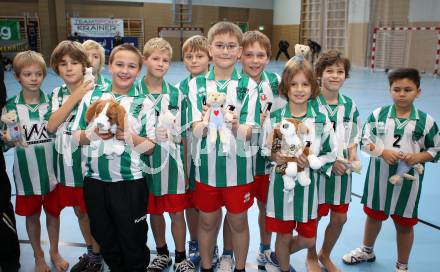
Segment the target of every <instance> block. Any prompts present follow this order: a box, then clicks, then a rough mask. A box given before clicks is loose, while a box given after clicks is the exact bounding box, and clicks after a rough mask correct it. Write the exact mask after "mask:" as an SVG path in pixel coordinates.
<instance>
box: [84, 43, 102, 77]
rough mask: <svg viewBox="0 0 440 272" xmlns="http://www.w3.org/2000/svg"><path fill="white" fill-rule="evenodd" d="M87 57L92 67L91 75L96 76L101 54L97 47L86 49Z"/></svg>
mask: <svg viewBox="0 0 440 272" xmlns="http://www.w3.org/2000/svg"><path fill="white" fill-rule="evenodd" d="M87 58H88V59H89V62H90V64H91V65H92V68H93V75H94V76H96V75H98V73H99V69H100V68H101V67H100V64H101V55H100V54H99V51H98V50H97V49H89V50H87Z"/></svg>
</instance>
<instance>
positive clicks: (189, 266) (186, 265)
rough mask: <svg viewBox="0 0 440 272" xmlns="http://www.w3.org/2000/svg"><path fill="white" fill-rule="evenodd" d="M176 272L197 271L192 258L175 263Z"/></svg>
mask: <svg viewBox="0 0 440 272" xmlns="http://www.w3.org/2000/svg"><path fill="white" fill-rule="evenodd" d="M174 271H175V272H195V271H196V267H195V266H194V264H193V263H192V262H191V261H190V260H183V261H181V262H180V263H176V264H174Z"/></svg>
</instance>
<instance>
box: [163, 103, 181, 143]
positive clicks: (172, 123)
mask: <svg viewBox="0 0 440 272" xmlns="http://www.w3.org/2000/svg"><path fill="white" fill-rule="evenodd" d="M176 119H177V118H176V116H174V114H173V113H172V112H171V111H170V110H166V111H165V112H163V113H161V114H160V115H159V121H158V127H163V128H165V129H166V130H167V137H168V142H169V145H170V147H171V149H173V150H175V149H176V143H180V141H181V137H180V135H179V132H178V131H177V124H176Z"/></svg>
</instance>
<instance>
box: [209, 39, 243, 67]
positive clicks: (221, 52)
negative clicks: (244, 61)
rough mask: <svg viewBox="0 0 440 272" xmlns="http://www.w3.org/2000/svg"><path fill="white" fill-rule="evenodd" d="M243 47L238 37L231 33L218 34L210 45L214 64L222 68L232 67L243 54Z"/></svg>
mask: <svg viewBox="0 0 440 272" xmlns="http://www.w3.org/2000/svg"><path fill="white" fill-rule="evenodd" d="M242 50H243V49H242V48H241V46H240V44H238V39H237V37H235V36H233V35H231V34H229V33H224V34H218V35H215V36H214V39H213V41H212V43H211V44H210V45H209V54H210V55H211V57H212V62H213V63H214V66H215V67H217V68H220V69H230V68H231V67H233V66H234V65H235V63H236V62H237V59H238V58H239V57H240V56H241V53H242Z"/></svg>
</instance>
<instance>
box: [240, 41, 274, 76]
mask: <svg viewBox="0 0 440 272" xmlns="http://www.w3.org/2000/svg"><path fill="white" fill-rule="evenodd" d="M268 62H269V58H268V56H267V53H266V50H265V49H264V48H263V47H262V46H261V45H260V43H258V42H254V43H253V44H251V45H249V46H246V47H245V48H243V55H242V56H241V66H242V67H243V71H244V72H245V74H247V75H248V76H250V77H251V78H252V79H254V80H255V81H257V82H259V81H260V75H261V72H263V70H264V67H265V66H266V64H267V63H268Z"/></svg>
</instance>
